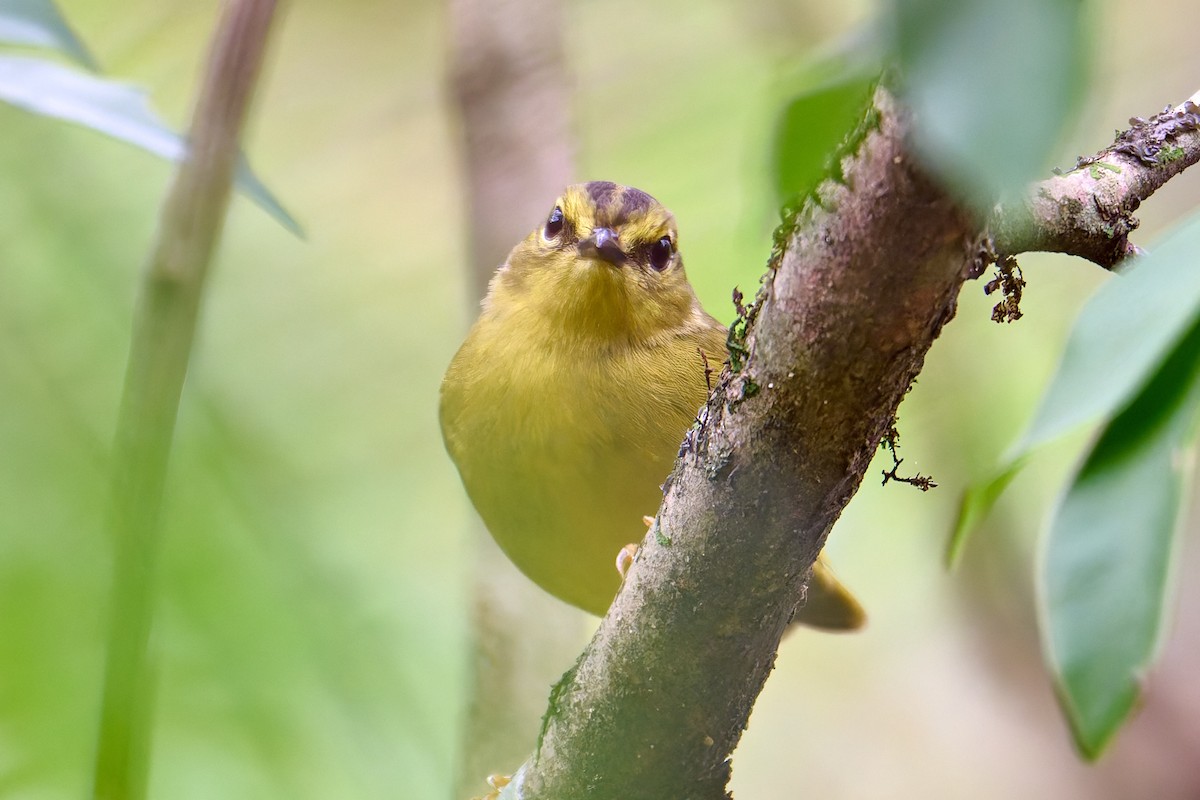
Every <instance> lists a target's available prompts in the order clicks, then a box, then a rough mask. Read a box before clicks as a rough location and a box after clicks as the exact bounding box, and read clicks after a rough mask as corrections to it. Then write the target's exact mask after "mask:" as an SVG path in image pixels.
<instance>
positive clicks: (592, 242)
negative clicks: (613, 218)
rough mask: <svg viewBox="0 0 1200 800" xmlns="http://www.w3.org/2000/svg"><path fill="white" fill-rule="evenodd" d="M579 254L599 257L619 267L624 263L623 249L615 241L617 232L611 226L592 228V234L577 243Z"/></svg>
mask: <svg viewBox="0 0 1200 800" xmlns="http://www.w3.org/2000/svg"><path fill="white" fill-rule="evenodd" d="M579 254H580V255H583V256H588V257H590V258H599V259H603V260H604V261H607V262H608V263H610V264H612V265H613V266H614V267H619V266H621V265H622V264H624V263H625V258H626V256H625V251H624V250H622V249H621V245H620V243H619V242H618V241H617V234H616V232H615V231H614V230H613V229H612V228H594V229H593V230H592V235H591V236H589V237H588V238H586V239H584V240H583V241H582V242H580V243H579Z"/></svg>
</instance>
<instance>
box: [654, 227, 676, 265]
mask: <svg viewBox="0 0 1200 800" xmlns="http://www.w3.org/2000/svg"><path fill="white" fill-rule="evenodd" d="M673 255H675V245H673V244H671V238H670V237H669V236H664V237H662V238H661V239H659V240H658V241H657V242H655V243H654V245H653V246H652V247H651V248H650V266H652V267H654V268H655V269H656V270H658V271H659V272H661V271H662V270H664V269H666V268H667V265H668V264H670V263H671V256H673Z"/></svg>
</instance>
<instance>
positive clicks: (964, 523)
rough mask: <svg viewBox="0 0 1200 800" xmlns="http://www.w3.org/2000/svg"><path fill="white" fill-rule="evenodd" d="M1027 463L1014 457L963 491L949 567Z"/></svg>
mask: <svg viewBox="0 0 1200 800" xmlns="http://www.w3.org/2000/svg"><path fill="white" fill-rule="evenodd" d="M1023 466H1025V459H1023V458H1022V459H1018V460H1016V461H1013V462H1011V463H1009V464H1008V465H1007V466H1006V467H1005V468H1004V469H1002V470H1000V471H999V472H997V473H996V474H995V475H993V476H992V477H991V478H989V479H988V480H986V481H983V482H981V483H975V484H972V485H971V486H969V487H967V490H966V491H965V492H963V496H962V500H961V501H960V502H959V506H958V518H957V519H956V520H955V522H954V532H953V534H951V536H950V543H949V544H948V545H947V547H946V566H947V567H948V568H953V567H954V566H956V565H957V564H958V559H959V558H960V557H961V556H962V551H963V546H964V545H965V544H966V542H967V538H968V537H969V536H970V535H971V533H972V532H973V531H974V530H975V528H977V527H979V524H980V523H981V522H983V520H984V519H986V518H987V515H988V514H990V513H991V511H992V508H993V507H994V506H995V505H996V501H997V500H999V499H1000V495H1002V494H1004V490H1005V489H1007V488H1008V484H1010V483H1012V479H1013V478H1015V477H1016V476H1017V473H1018V472H1020V471H1021V468H1022V467H1023Z"/></svg>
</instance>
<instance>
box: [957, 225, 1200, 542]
mask: <svg viewBox="0 0 1200 800" xmlns="http://www.w3.org/2000/svg"><path fill="white" fill-rule="evenodd" d="M1197 248H1200V215H1197V216H1194V217H1193V218H1192V219H1190V220H1188V221H1187V222H1185V223H1184V224H1182V225H1180V226H1178V227H1177V228H1176V229H1175V230H1174V231H1173V232H1172V233H1170V234H1169V235H1167V236H1166V237H1165V238H1164V239H1162V240H1161V242H1160V243H1159V244H1158V245H1157V246H1156V247H1155V248H1154V250H1152V251H1151V253H1150V254H1149V255H1147V256H1145V257H1143V258H1140V259H1138V260H1137V261H1136V262H1134V264H1133V265H1132V267H1131V268H1130V269H1129V270H1128V271H1127V272H1124V273H1122V274H1120V275H1116V276H1113V277H1112V278H1110V279H1109V281H1108V282H1107V283H1106V284H1105V285H1104V286H1103V287H1102V288H1101V289H1100V291H1098V292H1096V294H1095V296H1093V297H1092V299H1091V300H1089V301H1088V304H1087V305H1086V306H1085V307H1084V309H1083V311H1082V312H1081V313H1080V315H1079V319H1077V320H1076V321H1075V326H1074V327H1073V328H1072V330H1071V336H1070V338H1069V339H1068V340H1067V346H1066V349H1065V350H1064V351H1063V357H1062V360H1061V361H1060V362H1059V366H1058V371H1057V372H1056V373H1055V375H1054V377H1053V378H1052V379H1051V382H1050V387H1049V388H1048V389H1047V390H1046V392H1045V394H1044V395H1043V396H1042V402H1041V405H1040V407H1039V408H1038V411H1037V413H1036V414H1035V415H1034V419H1033V422H1032V423H1030V426H1029V429H1028V431H1026V433H1025V434H1024V435H1023V436H1022V437H1021V439H1020V440H1018V442H1017V444H1016V445H1014V446H1013V447H1012V448H1010V450H1009V452H1008V453H1007V454H1005V456H1004V459H1003V462H1004V465H1005V466H1003V467H1001V468H1000V470H999V471H998V472H997V474H996V475H995V476H993V477H992V478H990V479H989V480H988V481H987V482H986V483H984V484H981V485H976V486H973V487H971V488H970V489H968V490H967V493H966V494H965V495H964V497H963V505H962V509H961V510H960V513H959V517H958V520H957V522H956V524H955V528H954V532H953V533H952V535H951V540H950V543H949V545H948V548H947V557H948V559H949V561H950V563H951V564H953V562H954V561H955V560H956V559H957V558H958V556H959V554H960V553H961V551H962V548H963V546H964V545H965V544H966V540H967V539H968V538H969V537H970V535H971V534H972V533H973V532H974V529H975V528H976V527H977V526H978V524H979V522H980V521H982V519H983V518H984V517H985V516H986V515H987V512H988V511H989V510H990V509H991V506H992V505H993V504H994V503H995V501H996V499H997V498H998V497H999V495H1000V493H1002V492H1003V491H1004V487H1005V486H1007V485H1008V481H1009V480H1011V477H1012V475H1011V474H1009V473H1010V472H1011V473H1015V471H1017V470H1019V469H1020V465H1021V463H1022V462H1023V460H1024V459H1025V457H1026V456H1027V455H1028V454H1029V453H1030V452H1031V451H1033V450H1034V449H1035V448H1037V447H1038V446H1040V445H1042V444H1045V443H1046V442H1048V441H1050V440H1052V439H1055V438H1057V437H1058V436H1061V435H1063V434H1065V433H1068V432H1070V431H1072V430H1074V429H1076V428H1078V427H1080V426H1082V425H1084V424H1086V423H1089V422H1095V421H1097V420H1099V419H1101V418H1107V417H1111V416H1112V415H1113V414H1116V413H1117V412H1118V411H1120V410H1121V409H1122V408H1123V407H1125V406H1126V405H1127V404H1128V403H1129V402H1130V401H1131V398H1133V397H1134V396H1136V395H1138V394H1139V393H1140V392H1142V391H1143V390H1144V386H1145V385H1146V382H1147V381H1149V380H1150V379H1151V378H1153V376H1154V375H1155V374H1156V372H1157V371H1158V369H1159V368H1160V366H1161V365H1162V363H1163V361H1164V359H1166V358H1167V356H1168V355H1169V354H1170V353H1171V352H1172V350H1173V349H1174V348H1175V347H1177V346H1178V343H1179V340H1180V338H1182V337H1183V336H1184V335H1185V334H1186V332H1187V331H1188V329H1189V327H1190V326H1192V325H1194V324H1195V322H1196V320H1197V318H1198V317H1200V270H1197V269H1195V266H1194V264H1195V262H1194V256H1193V254H1194V253H1195V252H1196V249H1197ZM968 512H969V513H968Z"/></svg>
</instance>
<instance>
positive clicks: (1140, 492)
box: [1041, 325, 1200, 758]
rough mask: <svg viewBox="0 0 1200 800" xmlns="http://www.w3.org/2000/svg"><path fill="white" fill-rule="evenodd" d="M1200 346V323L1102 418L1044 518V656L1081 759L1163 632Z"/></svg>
mask: <svg viewBox="0 0 1200 800" xmlns="http://www.w3.org/2000/svg"><path fill="white" fill-rule="evenodd" d="M1198 354H1200V325H1196V326H1194V327H1193V329H1192V331H1191V333H1190V334H1189V335H1188V337H1187V338H1186V339H1185V340H1184V341H1183V342H1182V343H1181V344H1180V345H1179V346H1178V347H1177V348H1176V350H1175V352H1174V353H1173V354H1172V356H1171V358H1170V359H1169V360H1168V361H1167V362H1166V363H1165V364H1164V365H1163V366H1162V368H1161V369H1160V370H1159V371H1158V373H1157V374H1156V375H1155V377H1154V379H1153V380H1152V381H1150V382H1149V383H1148V384H1147V385H1146V387H1145V389H1144V390H1143V391H1142V392H1141V393H1140V394H1139V395H1138V397H1137V399H1136V400H1134V402H1133V404H1132V405H1130V406H1129V407H1128V408H1127V409H1126V410H1125V411H1123V412H1122V413H1121V414H1120V415H1118V416H1117V417H1116V418H1115V419H1114V420H1113V421H1112V422H1111V423H1109V424H1108V425H1107V426H1106V428H1105V430H1104V432H1103V434H1102V435H1101V437H1100V439H1099V441H1097V443H1096V445H1095V446H1094V447H1093V448H1092V450H1091V452H1090V453H1089V454H1088V456H1087V457H1086V459H1085V460H1084V463H1083V466H1082V467H1081V468H1080V470H1079V474H1078V475H1077V476H1076V477H1075V480H1074V482H1073V483H1072V484H1071V486H1070V488H1069V489H1068V490H1067V492H1066V495H1065V497H1064V498H1063V500H1062V503H1061V505H1060V507H1059V509H1058V512H1057V514H1056V515H1055V518H1054V521H1053V523H1052V526H1051V530H1050V536H1049V542H1048V545H1047V548H1046V556H1045V560H1044V563H1043V565H1042V570H1041V579H1042V584H1043V586H1044V592H1043V601H1044V608H1043V620H1044V626H1045V631H1046V641H1047V647H1048V652H1047V658H1048V661H1049V664H1050V667H1051V670H1052V671H1053V673H1054V675H1055V679H1056V681H1057V684H1058V689H1059V696H1060V698H1061V700H1062V703H1063V706H1064V708H1065V710H1066V712H1067V716H1068V718H1069V719H1070V721H1071V726H1072V729H1073V731H1074V734H1075V740H1076V742H1077V744H1078V745H1079V748H1080V749H1081V750H1082V751H1083V753H1084V754H1085V755H1086V756H1087V757H1088V758H1096V757H1097V756H1098V755H1099V754H1100V753H1101V752H1102V750H1103V749H1104V747H1105V746H1106V745H1107V744H1108V742H1109V741H1110V740H1111V738H1112V736H1113V734H1114V733H1115V732H1116V730H1117V728H1118V727H1119V726H1120V725H1121V723H1122V722H1124V720H1125V718H1126V717H1127V716H1128V715H1129V712H1130V711H1131V709H1132V708H1133V705H1134V703H1135V701H1136V700H1137V697H1138V692H1139V683H1140V680H1141V676H1142V674H1143V673H1144V672H1145V670H1146V668H1147V666H1148V665H1149V664H1150V662H1151V660H1152V659H1153V657H1154V654H1155V650H1156V648H1157V644H1158V642H1159V640H1160V638H1161V636H1162V630H1163V616H1164V614H1163V609H1164V606H1165V602H1166V596H1167V593H1168V577H1169V572H1170V570H1169V566H1170V561H1171V552H1172V549H1173V545H1174V540H1175V531H1176V529H1177V527H1178V520H1179V517H1180V513H1179V510H1180V505H1181V502H1182V500H1183V497H1184V486H1185V479H1186V477H1187V475H1188V473H1190V466H1191V458H1190V455H1191V453H1190V451H1189V447H1188V443H1189V439H1190V438H1191V436H1192V434H1193V429H1194V424H1195V420H1196V412H1197V408H1198V407H1200V362H1198Z"/></svg>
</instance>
